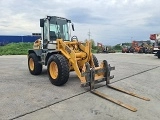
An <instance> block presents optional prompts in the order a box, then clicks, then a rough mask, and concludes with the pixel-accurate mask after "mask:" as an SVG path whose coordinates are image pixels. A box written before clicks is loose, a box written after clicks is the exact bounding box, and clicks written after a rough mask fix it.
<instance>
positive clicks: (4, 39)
mask: <svg viewBox="0 0 160 120" xmlns="http://www.w3.org/2000/svg"><path fill="white" fill-rule="evenodd" d="M39 38H40V36H7V35H0V45H5V44H8V43H12V42H14V43H17V42H34V41H35V40H36V39H39Z"/></svg>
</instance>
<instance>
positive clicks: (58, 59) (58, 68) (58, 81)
mask: <svg viewBox="0 0 160 120" xmlns="http://www.w3.org/2000/svg"><path fill="white" fill-rule="evenodd" d="M47 71H48V75H49V80H50V81H51V83H52V84H53V85H56V86H61V85H64V84H65V83H66V82H67V81H68V78H69V72H70V70H69V64H68V60H67V59H66V58H65V57H64V56H63V55H61V54H54V55H52V56H50V58H49V60H48V63H47Z"/></svg>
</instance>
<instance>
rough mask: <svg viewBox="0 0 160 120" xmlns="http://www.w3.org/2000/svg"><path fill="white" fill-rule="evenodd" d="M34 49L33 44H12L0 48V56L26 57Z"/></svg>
mask: <svg viewBox="0 0 160 120" xmlns="http://www.w3.org/2000/svg"><path fill="white" fill-rule="evenodd" d="M32 48H33V43H10V44H7V45H5V46H0V55H26V54H27V52H28V49H32Z"/></svg>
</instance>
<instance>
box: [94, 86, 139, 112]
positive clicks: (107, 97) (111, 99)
mask: <svg viewBox="0 0 160 120" xmlns="http://www.w3.org/2000/svg"><path fill="white" fill-rule="evenodd" d="M91 93H93V94H95V95H97V96H99V97H101V98H104V99H106V100H109V101H111V102H113V103H116V104H117V105H120V106H122V107H124V108H127V109H129V110H131V111H133V112H136V111H137V109H136V108H134V107H132V106H130V105H128V104H125V103H123V102H121V101H119V100H116V99H114V98H112V97H110V96H108V95H106V94H103V93H101V92H99V91H97V90H95V89H94V90H91Z"/></svg>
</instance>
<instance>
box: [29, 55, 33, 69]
mask: <svg viewBox="0 0 160 120" xmlns="http://www.w3.org/2000/svg"><path fill="white" fill-rule="evenodd" d="M29 68H30V70H31V71H33V70H34V61H33V58H30V59H29Z"/></svg>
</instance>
